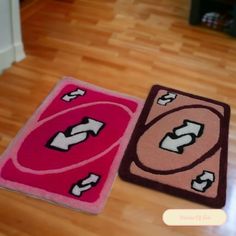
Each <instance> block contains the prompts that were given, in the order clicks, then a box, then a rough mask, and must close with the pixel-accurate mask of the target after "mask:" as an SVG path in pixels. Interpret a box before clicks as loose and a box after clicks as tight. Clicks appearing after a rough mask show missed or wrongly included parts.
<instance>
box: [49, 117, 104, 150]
mask: <svg viewBox="0 0 236 236" xmlns="http://www.w3.org/2000/svg"><path fill="white" fill-rule="evenodd" d="M104 125H105V124H104V123H103V122H101V121H97V120H94V119H92V118H85V119H83V120H82V122H81V123H80V124H79V125H75V126H73V127H69V128H68V129H67V130H66V131H65V132H64V133H63V132H58V133H57V134H56V135H54V136H53V138H51V139H50V140H49V141H48V143H47V144H46V146H47V147H48V148H54V149H57V150H60V151H68V150H69V148H70V146H71V145H74V144H78V143H81V142H84V141H85V140H86V139H87V138H88V136H89V133H91V134H92V135H93V136H97V135H98V133H99V132H100V130H101V129H102V128H103V126H104Z"/></svg>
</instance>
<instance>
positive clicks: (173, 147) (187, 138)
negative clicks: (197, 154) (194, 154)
mask: <svg viewBox="0 0 236 236" xmlns="http://www.w3.org/2000/svg"><path fill="white" fill-rule="evenodd" d="M192 142H193V137H192V136H191V135H184V136H181V137H177V138H172V137H171V136H170V135H166V136H165V138H164V139H163V140H162V141H161V143H160V147H161V148H162V149H166V150H168V151H171V152H177V153H182V151H181V150H180V147H183V146H187V145H189V144H191V143H192Z"/></svg>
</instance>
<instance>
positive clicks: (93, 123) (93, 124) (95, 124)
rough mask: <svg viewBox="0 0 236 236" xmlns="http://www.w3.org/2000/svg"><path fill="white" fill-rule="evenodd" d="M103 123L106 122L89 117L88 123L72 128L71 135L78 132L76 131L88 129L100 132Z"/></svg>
mask: <svg viewBox="0 0 236 236" xmlns="http://www.w3.org/2000/svg"><path fill="white" fill-rule="evenodd" d="M103 125H104V124H103V123H102V122H100V121H97V120H93V119H91V118H88V123H87V124H80V125H77V126H75V127H74V128H73V129H72V130H71V135H73V134H76V133H81V132H84V131H88V130H90V131H92V132H93V133H94V134H95V135H96V134H97V133H98V132H99V130H100V129H101V128H102V126H103Z"/></svg>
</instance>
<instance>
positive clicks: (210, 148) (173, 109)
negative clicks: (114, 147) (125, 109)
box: [119, 85, 230, 207]
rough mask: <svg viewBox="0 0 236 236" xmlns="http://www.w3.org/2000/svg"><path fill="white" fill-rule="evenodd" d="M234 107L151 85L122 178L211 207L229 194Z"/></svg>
mask: <svg viewBox="0 0 236 236" xmlns="http://www.w3.org/2000/svg"><path fill="white" fill-rule="evenodd" d="M229 116H230V108H229V106H228V105H226V104H224V103H221V102H217V101H214V100H211V99H207V98H203V97H199V96H195V95H191V94H188V93H184V92H180V91H177V90H174V89H170V88H166V87H162V86H158V85H156V86H153V88H152V89H151V92H150V94H149V96H148V98H147V100H146V103H145V105H144V108H143V111H142V113H141V116H140V118H139V120H138V122H137V125H136V127H135V130H134V132H133V134H132V137H131V140H130V142H129V144H128V147H127V150H126V152H125V157H124V159H123V160H122V163H121V167H120V170H119V175H120V177H121V178H122V179H124V180H126V181H129V182H133V183H136V184H140V185H143V186H146V187H149V188H153V189H156V190H160V191H163V192H166V193H169V194H172V195H175V196H179V197H183V198H186V199H189V200H192V201H194V202H198V203H202V204H205V205H208V206H211V207H223V206H224V204H225V197H226V172H227V149H228V129H229Z"/></svg>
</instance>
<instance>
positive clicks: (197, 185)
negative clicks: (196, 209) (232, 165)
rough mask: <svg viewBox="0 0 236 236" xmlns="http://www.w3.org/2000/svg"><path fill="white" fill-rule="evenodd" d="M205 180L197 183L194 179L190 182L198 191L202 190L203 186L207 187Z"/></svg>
mask: <svg viewBox="0 0 236 236" xmlns="http://www.w3.org/2000/svg"><path fill="white" fill-rule="evenodd" d="M207 184H208V183H207V181H204V182H201V183H198V182H196V181H193V183H192V188H193V189H195V190H197V191H199V192H204V190H205V188H206V187H207Z"/></svg>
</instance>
